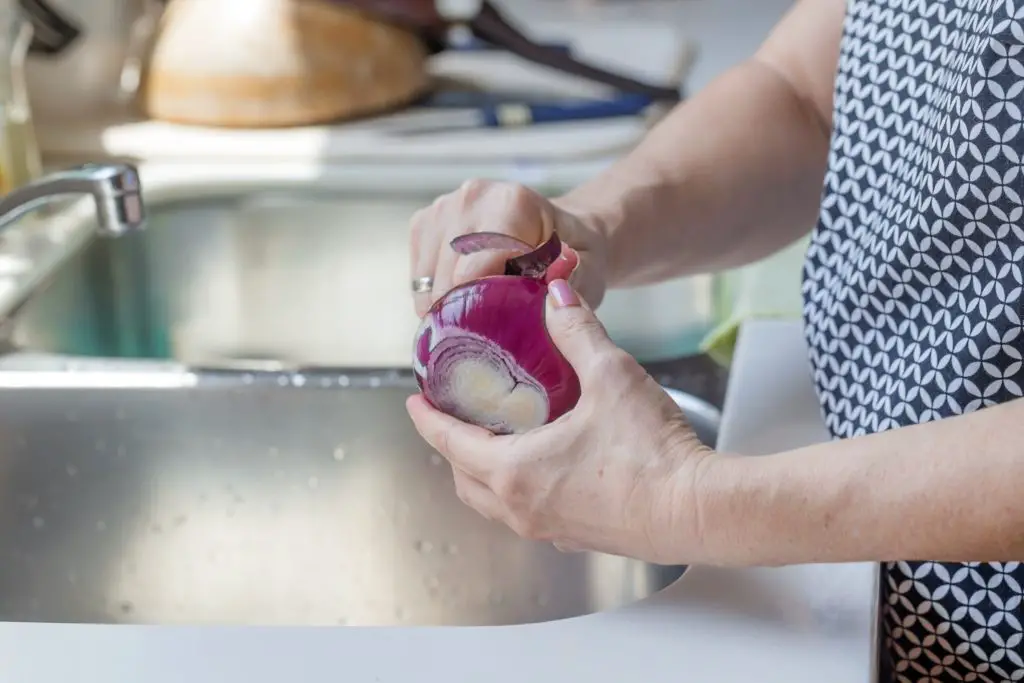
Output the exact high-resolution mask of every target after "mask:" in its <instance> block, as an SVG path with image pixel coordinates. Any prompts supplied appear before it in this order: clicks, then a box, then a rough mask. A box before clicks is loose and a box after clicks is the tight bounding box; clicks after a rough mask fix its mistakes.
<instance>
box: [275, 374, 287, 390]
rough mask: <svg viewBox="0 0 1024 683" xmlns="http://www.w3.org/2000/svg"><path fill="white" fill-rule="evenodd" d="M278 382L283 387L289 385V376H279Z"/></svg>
mask: <svg viewBox="0 0 1024 683" xmlns="http://www.w3.org/2000/svg"><path fill="white" fill-rule="evenodd" d="M277 383H278V384H280V385H281V386H282V387H286V386H288V378H287V377H285V376H284V375H281V376H280V377H278V378H277Z"/></svg>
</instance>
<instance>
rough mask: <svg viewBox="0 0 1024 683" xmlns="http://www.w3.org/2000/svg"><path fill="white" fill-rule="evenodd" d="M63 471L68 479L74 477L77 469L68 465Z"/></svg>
mask: <svg viewBox="0 0 1024 683" xmlns="http://www.w3.org/2000/svg"><path fill="white" fill-rule="evenodd" d="M64 470H65V471H66V472H67V473H68V476H69V477H74V476H76V475H77V474H78V468H77V467H75V466H74V465H68V466H67V467H65V468H64Z"/></svg>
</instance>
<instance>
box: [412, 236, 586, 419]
mask: <svg viewBox="0 0 1024 683" xmlns="http://www.w3.org/2000/svg"><path fill="white" fill-rule="evenodd" d="M450 246H451V248H452V249H454V250H455V251H457V252H458V253H460V254H472V253H475V252H478V251H482V250H485V249H500V250H503V251H509V252H512V253H514V254H516V255H515V256H514V257H513V258H510V259H509V260H507V261H506V262H505V274H504V275H495V276H490V277H483V278H479V279H477V280H473V281H471V282H467V283H465V284H462V285H459V286H457V287H455V288H453V289H452V290H451V291H449V292H448V293H447V294H445V295H444V296H443V297H441V298H440V299H438V300H437V301H436V302H434V305H433V306H431V307H430V310H429V311H428V312H427V314H426V315H425V316H424V317H423V321H422V322H421V323H420V327H419V329H418V330H417V332H416V340H415V346H414V349H415V350H414V354H413V369H414V371H415V374H416V381H417V382H418V383H419V386H420V391H422V392H423V396H424V398H426V399H427V401H428V402H429V403H430V404H431V405H432V406H434V407H435V408H437V409H438V410H440V411H442V412H444V413H447V414H449V415H451V416H453V417H456V418H458V419H460V420H462V421H463V422H468V423H470V424H475V425H477V426H480V427H483V428H485V429H488V430H490V431H491V432H494V433H495V434H512V433H518V432H525V431H529V430H530V429H534V428H536V427H540V426H541V425H544V424H547V423H548V422H551V421H552V420H555V419H558V418H559V417H560V416H561V415H563V414H564V413H566V412H568V411H569V410H572V408H573V407H574V406H575V405H576V402H577V401H578V400H579V397H580V383H579V379H578V378H577V377H576V373H575V372H574V371H573V369H572V366H571V365H569V362H568V361H567V360H566V359H565V357H564V356H562V354H561V353H560V352H559V351H558V349H557V348H556V347H555V344H554V342H552V341H551V337H550V336H549V335H548V332H547V328H546V327H545V325H544V301H545V298H546V296H547V283H546V282H545V280H544V275H545V273H546V271H547V269H548V268H549V267H550V266H551V264H552V263H554V262H555V260H556V259H558V257H559V255H561V253H562V243H561V241H560V240H559V239H558V236H557V235H552V236H551V239H549V240H547V241H546V242H544V243H543V244H541V245H540V246H539V247H537V248H534V247H531V246H530V245H529V244H527V243H525V242H522V241H521V240H517V239H515V238H514V237H509V236H508V235H501V234H498V233H486V232H478V233H471V234H468V235H461V236H459V237H456V238H455V239H454V240H452V241H451V245H450Z"/></svg>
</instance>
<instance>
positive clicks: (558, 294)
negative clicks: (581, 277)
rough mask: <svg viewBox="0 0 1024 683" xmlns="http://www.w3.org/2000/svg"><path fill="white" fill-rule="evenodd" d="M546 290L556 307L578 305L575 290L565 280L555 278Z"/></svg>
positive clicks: (578, 301) (578, 300)
mask: <svg viewBox="0 0 1024 683" xmlns="http://www.w3.org/2000/svg"><path fill="white" fill-rule="evenodd" d="M548 292H550V293H551V298H552V300H553V301H554V304H555V307H556V308H567V307H569V306H579V305H580V299H579V297H578V296H576V292H575V291H574V290H573V288H572V287H571V286H570V285H569V283H568V282H566V281H565V280H555V281H554V282H551V283H550V284H549V285H548Z"/></svg>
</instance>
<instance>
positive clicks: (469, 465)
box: [405, 394, 502, 479]
mask: <svg viewBox="0 0 1024 683" xmlns="http://www.w3.org/2000/svg"><path fill="white" fill-rule="evenodd" d="M405 407H406V410H408V411H409V417H410V418H412V422H413V425H414V426H415V427H416V431H417V432H419V434H420V436H422V437H423V439H424V440H425V441H426V442H427V443H428V444H430V445H431V446H432V447H433V448H434V450H436V451H437V452H438V453H440V454H441V455H442V456H444V457H445V458H446V459H447V460H448V462H450V463H451V464H452V465H453V466H454V467H457V468H459V469H460V470H463V471H464V472H466V473H467V474H469V475H471V476H473V477H476V478H477V479H486V478H487V476H488V474H489V473H490V472H491V471H492V470H493V469H494V467H495V465H496V464H497V463H498V462H499V461H500V460H502V458H500V457H498V455H497V454H496V453H495V451H496V450H497V449H499V448H500V446H499V443H498V440H499V437H496V436H495V435H494V434H492V433H491V432H489V431H487V430H486V429H483V428H482V427H476V426H474V425H471V424H467V423H465V422H462V421H460V420H456V419H455V418H454V417H451V416H450V415H445V414H444V413H442V412H441V411H439V410H437V409H435V408H434V407H433V406H431V405H430V404H429V403H427V401H426V399H424V398H423V396H421V395H419V394H415V395H413V396H410V397H409V399H408V400H407V401H406V402H405Z"/></svg>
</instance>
